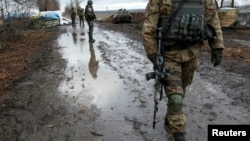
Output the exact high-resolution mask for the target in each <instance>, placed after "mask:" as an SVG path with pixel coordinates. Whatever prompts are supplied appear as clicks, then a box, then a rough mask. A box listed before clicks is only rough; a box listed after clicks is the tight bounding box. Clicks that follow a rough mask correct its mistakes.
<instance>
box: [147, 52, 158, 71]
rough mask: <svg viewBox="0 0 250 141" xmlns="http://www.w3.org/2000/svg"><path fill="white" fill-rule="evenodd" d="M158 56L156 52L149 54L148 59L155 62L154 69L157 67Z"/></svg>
mask: <svg viewBox="0 0 250 141" xmlns="http://www.w3.org/2000/svg"><path fill="white" fill-rule="evenodd" d="M156 56H157V54H156V53H153V54H149V55H148V59H149V60H150V61H151V62H152V63H153V66H154V69H155V68H156Z"/></svg>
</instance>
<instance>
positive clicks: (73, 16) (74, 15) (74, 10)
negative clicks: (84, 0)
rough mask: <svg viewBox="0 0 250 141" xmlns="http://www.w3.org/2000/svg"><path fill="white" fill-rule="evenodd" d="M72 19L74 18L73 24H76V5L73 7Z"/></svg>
mask: <svg viewBox="0 0 250 141" xmlns="http://www.w3.org/2000/svg"><path fill="white" fill-rule="evenodd" d="M71 20H72V25H75V21H76V9H75V8H74V7H72V8H71Z"/></svg>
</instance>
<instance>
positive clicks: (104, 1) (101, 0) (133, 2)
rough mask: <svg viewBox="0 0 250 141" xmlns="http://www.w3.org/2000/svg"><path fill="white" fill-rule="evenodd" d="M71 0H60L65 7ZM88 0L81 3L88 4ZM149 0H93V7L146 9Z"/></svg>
mask: <svg viewBox="0 0 250 141" xmlns="http://www.w3.org/2000/svg"><path fill="white" fill-rule="evenodd" d="M70 1H71V0H59V2H60V3H61V7H63V8H64V7H65V5H66V4H69V3H70ZM87 1H88V0H83V3H81V4H82V5H81V6H83V7H85V6H86V3H87ZM147 2H148V0H93V7H94V9H95V10H96V11H97V10H118V9H120V8H126V9H144V8H146V5H147Z"/></svg>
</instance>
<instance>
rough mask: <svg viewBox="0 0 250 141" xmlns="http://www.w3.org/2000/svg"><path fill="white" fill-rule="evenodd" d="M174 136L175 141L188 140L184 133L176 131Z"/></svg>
mask: <svg viewBox="0 0 250 141" xmlns="http://www.w3.org/2000/svg"><path fill="white" fill-rule="evenodd" d="M173 136H174V140H175V141H186V139H185V136H184V134H183V133H174V134H173Z"/></svg>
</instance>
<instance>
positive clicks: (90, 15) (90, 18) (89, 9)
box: [85, 0, 96, 42]
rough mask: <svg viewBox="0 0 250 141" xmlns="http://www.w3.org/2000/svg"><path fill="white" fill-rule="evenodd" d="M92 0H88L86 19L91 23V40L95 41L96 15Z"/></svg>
mask: <svg viewBox="0 0 250 141" xmlns="http://www.w3.org/2000/svg"><path fill="white" fill-rule="evenodd" d="M92 4H93V2H92V0H88V2H87V5H86V7H85V19H86V21H87V23H88V25H89V41H90V42H94V41H95V40H94V39H93V28H94V20H95V19H96V15H95V12H94V9H93V7H92Z"/></svg>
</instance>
